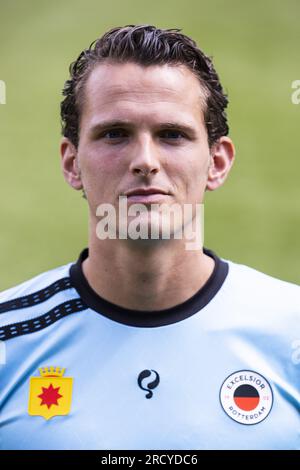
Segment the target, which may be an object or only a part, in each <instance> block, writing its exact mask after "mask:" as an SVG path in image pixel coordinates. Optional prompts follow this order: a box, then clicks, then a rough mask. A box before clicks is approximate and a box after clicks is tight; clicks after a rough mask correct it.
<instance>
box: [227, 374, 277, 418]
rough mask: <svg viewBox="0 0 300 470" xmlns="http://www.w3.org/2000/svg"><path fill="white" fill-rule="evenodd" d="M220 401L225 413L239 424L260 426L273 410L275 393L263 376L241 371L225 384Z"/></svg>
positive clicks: (231, 376) (228, 378)
mask: <svg viewBox="0 0 300 470" xmlns="http://www.w3.org/2000/svg"><path fill="white" fill-rule="evenodd" d="M220 401H221V405H222V408H223V410H224V411H225V413H226V414H227V415H228V416H229V417H230V418H232V419H233V420H234V421H236V422H237V423H241V424H246V425H247V424H248V425H249V424H258V423H260V422H261V421H263V420H264V419H265V418H266V417H267V416H268V415H269V413H270V411H271V409H272V405H273V392H272V389H271V386H270V384H269V382H268V381H267V379H265V377H263V376H262V375H261V374H259V373H257V372H254V371H252V370H240V371H237V372H234V373H233V374H231V375H230V376H229V377H227V379H226V380H225V381H224V382H223V384H222V387H221V390H220Z"/></svg>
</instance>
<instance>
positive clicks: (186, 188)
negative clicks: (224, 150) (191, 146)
mask: <svg viewBox="0 0 300 470" xmlns="http://www.w3.org/2000/svg"><path fill="white" fill-rule="evenodd" d="M183 161H184V164H183V163H181V164H180V163H179V162H178V164H176V165H172V168H171V167H170V173H169V174H170V175H171V180H172V181H173V182H174V184H175V187H176V189H177V190H178V191H179V193H181V194H182V195H183V196H184V194H185V195H186V197H187V199H188V198H190V199H192V200H194V201H198V200H199V198H201V197H202V195H203V193H204V190H205V186H206V181H207V171H208V159H206V158H203V156H202V157H201V154H200V155H197V158H188V157H187V156H185V158H184V159H183ZM183 193H184V194H183Z"/></svg>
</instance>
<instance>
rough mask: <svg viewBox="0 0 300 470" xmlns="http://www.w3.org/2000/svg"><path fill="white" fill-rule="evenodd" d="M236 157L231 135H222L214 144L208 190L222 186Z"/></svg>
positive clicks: (208, 176) (207, 184) (209, 169)
mask: <svg viewBox="0 0 300 470" xmlns="http://www.w3.org/2000/svg"><path fill="white" fill-rule="evenodd" d="M234 157H235V148H234V145H233V142H232V140H231V139H230V138H229V137H226V136H223V137H220V139H219V140H218V142H216V143H215V144H213V146H212V149H211V155H210V165H209V168H208V175H207V183H206V188H205V189H206V190H208V191H214V190H215V189H217V188H219V187H220V186H222V184H223V183H224V181H225V180H226V178H227V176H228V174H229V171H230V169H231V167H232V164H233V162H234Z"/></svg>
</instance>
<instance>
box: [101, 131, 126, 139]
mask: <svg viewBox="0 0 300 470" xmlns="http://www.w3.org/2000/svg"><path fill="white" fill-rule="evenodd" d="M125 136H126V132H125V131H124V130H123V129H111V130H109V131H105V132H104V133H103V135H102V137H105V138H107V139H109V140H113V139H119V138H121V137H125Z"/></svg>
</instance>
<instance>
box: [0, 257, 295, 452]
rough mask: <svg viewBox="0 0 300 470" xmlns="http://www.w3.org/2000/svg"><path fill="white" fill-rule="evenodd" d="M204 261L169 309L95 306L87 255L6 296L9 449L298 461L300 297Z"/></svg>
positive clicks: (4, 433)
mask: <svg viewBox="0 0 300 470" xmlns="http://www.w3.org/2000/svg"><path fill="white" fill-rule="evenodd" d="M205 253H206V254H208V255H209V256H211V257H213V258H214V260H215V268H214V271H213V273H212V275H211V276H210V278H209V280H208V281H207V282H206V284H205V285H204V286H203V287H202V288H201V289H200V290H199V291H198V292H197V293H196V294H195V295H194V296H193V297H192V298H190V299H189V300H187V301H186V302H184V303H182V304H180V305H177V306H175V307H173V308H169V309H166V310H162V311H155V312H147V311H134V310H128V309H125V308H122V307H119V306H117V305H114V304H112V303H110V302H107V301H106V300H104V299H103V298H101V297H100V296H99V295H97V294H96V293H95V292H94V291H93V290H92V289H91V287H90V286H89V285H88V283H87V280H86V279H85V277H84V274H83V271H82V267H81V265H82V261H83V260H84V259H85V258H86V257H87V256H88V250H87V249H85V250H83V251H82V253H81V255H80V257H79V259H78V261H77V262H76V263H74V264H72V263H70V264H67V265H65V266H61V267H59V268H57V269H53V270H51V271H48V272H45V273H43V274H41V275H39V276H37V277H34V278H33V279H31V280H29V281H27V282H25V283H22V284H21V285H19V286H17V287H13V288H11V289H9V290H6V291H5V292H3V293H2V294H1V295H0V340H2V341H4V342H5V347H6V363H5V364H2V365H0V372H1V379H0V407H1V413H0V427H1V431H0V433H1V437H0V439H1V441H0V442H1V448H2V449H130V450H131V449H147V450H151V449H157V450H159V449H185V450H186V449H194V450H196V449H300V396H299V395H300V394H299V390H300V351H299V350H297V348H299V344H300V287H298V286H296V285H294V284H290V283H287V282H284V281H280V280H277V279H274V278H272V277H270V276H267V275H265V274H263V273H260V272H258V271H256V270H254V269H251V268H249V267H247V266H243V265H239V264H236V263H233V262H231V261H228V260H224V259H220V258H218V257H217V256H216V255H215V254H214V253H213V252H211V251H209V250H205ZM2 351H3V348H2Z"/></svg>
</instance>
